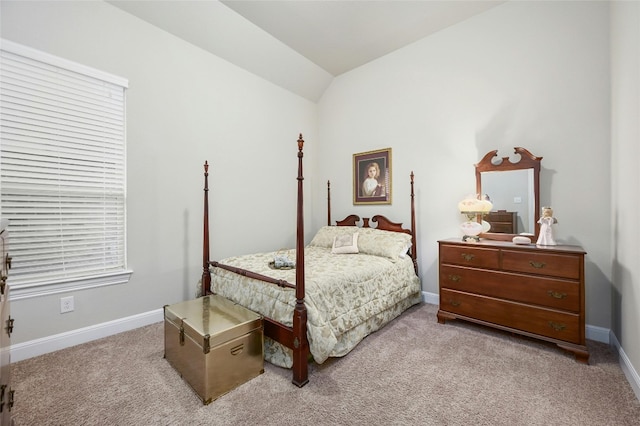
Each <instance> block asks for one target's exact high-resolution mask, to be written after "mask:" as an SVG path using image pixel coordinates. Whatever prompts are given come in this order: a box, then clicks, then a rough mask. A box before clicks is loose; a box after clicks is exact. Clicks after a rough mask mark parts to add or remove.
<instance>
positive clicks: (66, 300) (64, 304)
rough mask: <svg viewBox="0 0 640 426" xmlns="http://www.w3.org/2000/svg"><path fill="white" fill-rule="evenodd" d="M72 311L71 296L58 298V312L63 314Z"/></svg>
mask: <svg viewBox="0 0 640 426" xmlns="http://www.w3.org/2000/svg"><path fill="white" fill-rule="evenodd" d="M72 311H73V296H67V297H61V298H60V313H61V314H64V313H67V312H72Z"/></svg>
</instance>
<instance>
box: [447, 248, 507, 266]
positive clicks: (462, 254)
mask: <svg viewBox="0 0 640 426" xmlns="http://www.w3.org/2000/svg"><path fill="white" fill-rule="evenodd" d="M440 262H441V263H449V264H453V265H463V266H473V267H476V268H490V269H498V268H499V267H500V251H499V250H496V249H493V248H480V247H474V246H473V245H471V244H469V245H467V246H448V245H442V246H440Z"/></svg>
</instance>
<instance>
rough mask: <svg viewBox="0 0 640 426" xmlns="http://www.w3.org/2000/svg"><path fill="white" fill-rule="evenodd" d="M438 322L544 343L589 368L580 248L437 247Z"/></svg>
mask: <svg viewBox="0 0 640 426" xmlns="http://www.w3.org/2000/svg"><path fill="white" fill-rule="evenodd" d="M438 246H439V249H438V251H439V291H440V308H439V310H438V314H437V317H438V322H439V323H442V324H444V323H445V322H446V320H452V319H461V320H466V321H472V322H475V323H478V324H482V325H485V326H489V327H494V328H498V329H501V330H505V331H509V332H513V333H517V334H521V335H525V336H528V337H533V338H537V339H542V340H546V341H548V342H551V343H555V344H556V345H557V346H558V347H560V348H563V349H565V350H567V351H569V352H571V353H573V354H574V355H575V358H576V360H577V361H579V362H583V363H588V362H589V352H588V350H587V346H586V340H585V293H584V256H585V254H586V253H585V251H584V250H583V249H582V247H579V246H570V245H557V246H537V245H533V244H531V245H520V244H514V243H512V242H507V241H492V240H485V239H482V240H480V242H476V243H466V242H462V241H460V239H456V238H452V239H448V240H441V241H438Z"/></svg>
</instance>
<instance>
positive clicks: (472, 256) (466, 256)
mask: <svg viewBox="0 0 640 426" xmlns="http://www.w3.org/2000/svg"><path fill="white" fill-rule="evenodd" d="M460 256H461V257H462V258H463V259H464V260H466V261H467V262H469V261H470V260H473V259H474V258H475V257H476V256H475V254H467V253H461V254H460Z"/></svg>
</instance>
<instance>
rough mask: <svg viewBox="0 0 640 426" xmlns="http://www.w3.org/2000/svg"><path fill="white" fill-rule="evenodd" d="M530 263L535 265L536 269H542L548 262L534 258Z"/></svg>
mask: <svg viewBox="0 0 640 426" xmlns="http://www.w3.org/2000/svg"><path fill="white" fill-rule="evenodd" d="M529 265H531V266H533V267H534V268H536V269H542V268H544V265H546V263H544V262H534V261H533V260H530V261H529Z"/></svg>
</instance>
